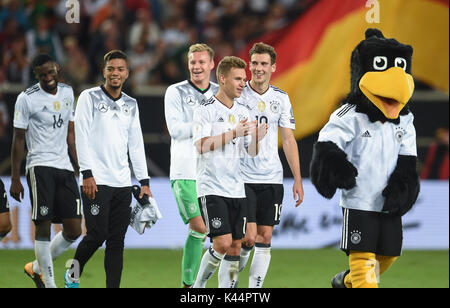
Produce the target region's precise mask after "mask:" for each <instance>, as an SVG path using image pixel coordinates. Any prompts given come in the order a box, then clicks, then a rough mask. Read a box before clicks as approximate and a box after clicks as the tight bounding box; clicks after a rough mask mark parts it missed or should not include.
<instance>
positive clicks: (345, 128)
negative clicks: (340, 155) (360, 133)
mask: <svg viewBox="0 0 450 308" xmlns="http://www.w3.org/2000/svg"><path fill="white" fill-rule="evenodd" d="M352 123H353V121H352V119H349V118H348V117H347V118H346V119H343V118H341V117H339V116H337V115H336V114H332V115H331V116H330V120H329V121H328V123H327V124H325V126H324V127H323V128H322V130H321V131H320V133H319V138H318V140H317V141H319V142H326V141H331V142H333V143H335V144H336V145H337V146H338V147H339V148H340V149H341V150H343V151H345V148H346V146H347V144H348V143H349V142H350V141H352V140H353V139H354V138H355V134H356V133H355V126H354V125H352Z"/></svg>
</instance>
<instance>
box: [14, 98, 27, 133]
mask: <svg viewBox="0 0 450 308" xmlns="http://www.w3.org/2000/svg"><path fill="white" fill-rule="evenodd" d="M29 118H30V110H29V108H28V103H27V98H26V94H25V93H24V92H22V93H20V94H19V96H18V97H17V101H16V105H15V107H14V122H13V125H14V127H15V128H21V129H27V128H28V121H29Z"/></svg>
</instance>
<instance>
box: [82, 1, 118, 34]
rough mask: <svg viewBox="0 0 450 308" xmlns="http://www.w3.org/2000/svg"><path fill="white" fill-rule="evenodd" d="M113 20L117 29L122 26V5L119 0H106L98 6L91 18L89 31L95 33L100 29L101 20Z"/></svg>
mask: <svg viewBox="0 0 450 308" xmlns="http://www.w3.org/2000/svg"><path fill="white" fill-rule="evenodd" d="M108 19H109V20H113V21H114V23H116V26H117V27H118V29H121V28H122V26H123V25H122V23H123V19H124V7H123V5H122V1H120V0H108V2H107V3H105V4H104V5H103V6H102V7H100V8H99V9H98V10H97V11H96V12H95V14H94V15H93V16H92V19H91V26H90V32H91V33H95V32H97V30H99V29H100V27H101V25H102V24H103V22H105V21H106V20H108Z"/></svg>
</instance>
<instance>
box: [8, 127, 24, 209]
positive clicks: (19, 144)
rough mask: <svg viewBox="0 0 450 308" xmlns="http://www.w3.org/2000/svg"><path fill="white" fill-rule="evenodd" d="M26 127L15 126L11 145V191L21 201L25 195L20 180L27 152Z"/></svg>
mask: <svg viewBox="0 0 450 308" xmlns="http://www.w3.org/2000/svg"><path fill="white" fill-rule="evenodd" d="M25 132H26V130H25V129H21V128H14V134H13V141H12V147H11V187H10V189H9V193H10V194H11V196H12V197H13V198H14V199H16V200H17V201H19V202H20V200H21V199H23V197H24V189H23V186H22V183H21V182H20V166H21V164H22V159H23V156H24V152H25Z"/></svg>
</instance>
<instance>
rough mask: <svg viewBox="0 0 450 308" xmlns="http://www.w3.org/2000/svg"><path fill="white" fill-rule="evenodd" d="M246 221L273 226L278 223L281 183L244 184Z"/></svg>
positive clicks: (282, 190) (281, 193)
mask: <svg viewBox="0 0 450 308" xmlns="http://www.w3.org/2000/svg"><path fill="white" fill-rule="evenodd" d="M245 195H246V196H247V206H248V213H247V218H248V222H256V223H257V224H258V225H263V226H274V225H278V224H279V223H280V218H281V208H282V203H283V196H284V187H283V184H245Z"/></svg>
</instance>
